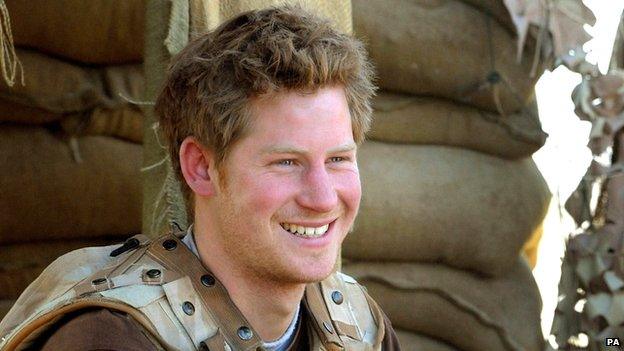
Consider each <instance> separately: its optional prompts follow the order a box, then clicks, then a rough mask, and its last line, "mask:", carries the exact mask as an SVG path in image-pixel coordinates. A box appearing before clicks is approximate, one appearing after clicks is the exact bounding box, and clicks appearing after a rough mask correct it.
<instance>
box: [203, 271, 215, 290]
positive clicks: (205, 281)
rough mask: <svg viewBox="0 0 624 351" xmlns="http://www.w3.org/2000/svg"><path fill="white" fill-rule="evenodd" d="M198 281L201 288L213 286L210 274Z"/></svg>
mask: <svg viewBox="0 0 624 351" xmlns="http://www.w3.org/2000/svg"><path fill="white" fill-rule="evenodd" d="M200 281H201V283H202V285H203V286H207V287H211V286H213V285H215V278H214V277H213V276H212V275H210V274H204V275H202V276H201V278H200Z"/></svg>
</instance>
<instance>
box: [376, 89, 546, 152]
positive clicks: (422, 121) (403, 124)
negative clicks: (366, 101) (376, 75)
mask: <svg viewBox="0 0 624 351" xmlns="http://www.w3.org/2000/svg"><path fill="white" fill-rule="evenodd" d="M373 108H374V119H373V124H372V128H371V131H370V132H369V135H368V136H369V138H370V139H372V140H378V141H385V142H395V143H409V144H431V145H447V146H457V147H461V148H466V149H471V150H476V151H481V152H484V153H487V154H490V155H496V156H500V157H504V158H511V159H514V158H521V157H527V156H530V155H532V154H533V153H534V152H535V151H537V150H538V149H539V148H540V147H542V146H543V145H544V143H545V142H546V137H547V134H546V133H544V131H543V130H542V127H541V123H540V121H539V117H538V113H537V108H534V109H527V110H526V111H523V112H519V113H515V114H512V115H507V116H500V115H497V114H494V113H489V112H485V111H480V110H478V109H476V108H473V107H470V106H467V105H463V104H457V103H454V102H452V101H451V100H447V99H438V98H430V97H418V96H409V95H401V94H393V93H388V92H381V93H380V94H379V95H378V96H377V97H376V98H375V99H374V101H373Z"/></svg>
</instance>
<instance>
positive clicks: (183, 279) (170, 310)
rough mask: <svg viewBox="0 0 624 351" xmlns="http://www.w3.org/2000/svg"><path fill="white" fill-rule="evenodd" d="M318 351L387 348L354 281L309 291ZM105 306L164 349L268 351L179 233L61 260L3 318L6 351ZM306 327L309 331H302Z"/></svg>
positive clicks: (377, 317)
mask: <svg viewBox="0 0 624 351" xmlns="http://www.w3.org/2000/svg"><path fill="white" fill-rule="evenodd" d="M303 302H304V304H305V306H306V309H307V311H309V314H310V316H309V319H310V320H311V324H312V325H313V327H314V328H312V329H313V332H311V333H308V334H309V342H310V345H311V349H312V350H380V349H381V342H382V339H383V337H384V322H383V316H382V314H381V311H380V310H379V307H378V306H377V305H376V303H375V302H374V301H373V300H371V299H370V297H369V296H368V295H367V294H366V293H365V292H364V291H363V290H362V287H361V286H360V285H358V284H357V283H356V282H355V280H353V278H351V277H349V276H347V275H345V274H342V273H334V274H332V275H331V276H329V277H328V278H327V279H325V280H323V281H322V282H320V283H315V284H309V285H308V286H306V290H305V295H304V300H303ZM92 307H103V308H107V309H110V310H116V311H120V312H124V313H127V314H128V315H130V316H132V317H133V318H134V319H135V320H136V321H137V322H138V323H140V324H141V325H142V326H143V328H144V329H145V330H146V331H147V332H148V334H149V335H148V337H150V338H151V339H152V341H153V342H154V344H155V345H157V346H158V347H160V348H162V349H164V350H207V349H209V350H211V351H220V350H228V351H229V350H263V348H262V340H260V338H259V337H258V335H257V333H256V332H255V331H254V330H253V329H252V328H251V326H250V324H249V323H248V322H247V320H246V319H245V317H244V316H243V315H242V313H241V312H240V311H239V310H238V308H236V306H235V305H234V303H233V302H232V300H231V299H230V298H229V295H228V293H227V291H226V290H225V288H224V286H223V285H222V284H221V283H220V282H219V281H218V280H217V279H215V277H214V276H213V275H212V274H211V273H210V272H209V271H208V270H206V268H205V267H204V266H203V265H202V264H201V262H200V261H199V259H198V258H197V257H196V256H195V255H194V254H193V253H192V252H191V251H190V250H189V249H188V248H187V247H186V246H185V245H184V243H182V242H181V241H180V239H179V238H178V237H176V236H174V235H167V236H164V237H161V238H159V239H157V240H155V241H154V242H150V240H149V239H147V237H145V236H143V235H138V236H135V237H133V238H131V239H129V240H127V241H126V242H125V243H124V244H123V245H122V246H121V247H119V246H106V247H90V248H84V249H80V250H76V251H73V252H70V253H68V254H66V255H63V256H61V257H59V258H58V259H57V260H56V261H54V262H53V263H52V264H51V265H50V266H48V267H47V268H46V269H45V270H44V271H43V273H42V274H41V275H40V276H39V277H38V278H37V279H36V280H35V281H34V282H33V283H32V284H31V285H30V286H29V287H28V288H27V289H26V290H25V291H24V293H23V294H22V295H21V296H20V298H19V299H18V300H17V302H16V303H15V306H14V307H13V308H12V309H11V311H9V313H8V314H7V315H6V317H5V318H4V319H3V320H2V322H0V351H9V350H10V351H13V350H22V349H26V348H28V346H29V345H31V344H32V342H33V341H34V340H36V338H37V336H39V335H40V334H41V333H42V332H43V331H45V330H46V328H48V327H50V326H51V325H52V324H54V323H55V322H56V321H58V320H59V319H60V318H61V317H63V316H64V315H66V314H68V313H70V312H74V311H78V310H81V309H86V308H92ZM302 327H305V326H302Z"/></svg>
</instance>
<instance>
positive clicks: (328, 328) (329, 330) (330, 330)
mask: <svg viewBox="0 0 624 351" xmlns="http://www.w3.org/2000/svg"><path fill="white" fill-rule="evenodd" d="M323 328H325V330H327V331H328V332H329V333H330V334H333V333H334V328H333V327H332V326H331V324H329V323H327V322H323Z"/></svg>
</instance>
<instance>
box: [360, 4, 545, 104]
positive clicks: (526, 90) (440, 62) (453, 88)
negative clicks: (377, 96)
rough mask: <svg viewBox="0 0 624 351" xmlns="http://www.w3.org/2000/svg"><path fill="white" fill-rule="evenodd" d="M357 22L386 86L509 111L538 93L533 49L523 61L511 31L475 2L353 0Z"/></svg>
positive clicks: (390, 89) (526, 54)
mask: <svg viewBox="0 0 624 351" xmlns="http://www.w3.org/2000/svg"><path fill="white" fill-rule="evenodd" d="M353 28H354V31H355V34H356V35H357V36H359V37H361V38H362V39H363V40H364V41H365V42H366V43H367V47H368V49H369V53H370V56H371V58H372V60H373V62H374V63H375V67H376V69H377V71H378V75H379V85H380V87H381V88H384V89H387V90H389V91H395V92H404V93H410V94H416V95H426V96H435V97H444V98H448V99H452V100H455V101H458V102H465V103H467V104H470V105H472V106H475V107H478V108H482V109H485V110H489V111H494V112H498V113H503V114H508V113H513V112H516V111H519V110H520V109H521V108H522V107H524V106H526V105H527V104H528V103H529V102H530V101H531V100H532V99H533V94H534V86H535V83H536V82H537V79H538V78H539V74H540V72H541V70H538V74H537V75H536V76H535V77H530V73H531V69H532V66H533V52H532V49H531V48H527V50H525V52H524V54H523V57H522V60H521V62H520V63H518V62H517V50H516V40H515V39H514V37H513V35H512V34H511V33H510V32H509V31H507V30H506V29H505V28H503V27H501V25H499V24H498V23H497V22H496V21H494V20H492V18H491V17H490V16H487V15H485V14H484V13H483V12H481V11H480V10H478V9H476V8H474V7H473V6H470V5H467V4H464V3H462V2H460V1H457V0H397V1H396V2H394V3H393V4H392V6H388V4H387V3H386V2H384V1H367V0H354V1H353ZM490 44H491V45H490ZM490 47H491V50H490ZM490 53H491V54H490ZM494 71H495V72H497V73H498V76H497V75H494V74H492V73H493V72H494ZM496 96H498V98H496ZM497 101H498V102H499V103H500V104H498V103H497ZM497 105H500V108H497Z"/></svg>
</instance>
